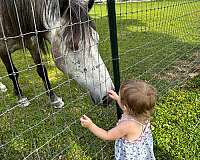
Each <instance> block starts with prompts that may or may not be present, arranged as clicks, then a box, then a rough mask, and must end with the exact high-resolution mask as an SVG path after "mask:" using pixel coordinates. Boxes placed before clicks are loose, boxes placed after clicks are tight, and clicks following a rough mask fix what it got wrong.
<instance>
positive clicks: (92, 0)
mask: <svg viewBox="0 0 200 160" xmlns="http://www.w3.org/2000/svg"><path fill="white" fill-rule="evenodd" d="M87 5H88V6H87V7H88V12H89V11H90V10H91V9H92V7H93V5H94V0H89V1H88V4H87Z"/></svg>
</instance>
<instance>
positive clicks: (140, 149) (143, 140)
mask: <svg viewBox="0 0 200 160" xmlns="http://www.w3.org/2000/svg"><path fill="white" fill-rule="evenodd" d="M108 94H109V96H110V97H111V98H112V99H113V100H116V101H117V103H118V104H119V106H120V108H121V109H122V110H123V114H122V118H121V119H120V120H119V121H118V123H117V125H116V126H115V127H114V128H112V129H111V130H109V131H106V130H104V129H102V128H99V127H98V126H96V125H95V124H94V123H93V122H92V120H91V119H90V118H89V117H87V116H86V115H84V116H82V117H81V118H80V121H81V125H82V126H83V127H86V128H88V129H89V130H90V131H91V132H92V133H93V134H95V135H96V136H97V137H99V138H101V139H103V140H115V159H116V160H154V159H155V157H154V153H153V138H152V134H151V130H150V116H151V114H152V112H153V108H154V105H155V103H156V90H155V89H154V88H153V87H152V86H151V85H149V84H147V83H146V82H144V81H141V80H127V81H125V82H123V83H122V85H121V86H120V91H119V96H118V95H117V94H116V93H115V92H114V91H112V90H111V91H109V92H108Z"/></svg>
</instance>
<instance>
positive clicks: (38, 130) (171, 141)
mask: <svg viewBox="0 0 200 160" xmlns="http://www.w3.org/2000/svg"><path fill="white" fill-rule="evenodd" d="M199 7H200V2H198V1H186V0H185V1H184V0H178V1H156V2H149V3H142V2H140V3H128V4H126V3H125V4H117V5H116V11H117V25H118V40H119V41H118V43H119V56H120V72H121V79H122V80H124V79H128V78H140V79H145V80H148V81H149V82H150V83H152V84H153V85H155V86H156V88H158V91H159V95H160V99H159V102H158V104H157V106H156V111H155V115H154V118H153V122H152V125H153V136H154V145H155V154H156V158H157V159H167V160H168V159H199V158H200V157H199V155H198V153H199V147H198V144H199V139H200V136H199V110H198V106H199V105H200V102H199V83H200V78H199V77H196V78H195V79H193V80H190V81H188V80H187V78H188V72H191V71H192V70H194V69H195V66H196V63H195V61H196V62H198V61H199V59H198V58H199V52H198V50H199V36H198V35H199V26H200V23H199V12H197V11H198V10H199ZM120 13H121V14H120ZM126 13H128V14H126ZM90 14H91V16H92V17H93V18H94V20H95V22H96V25H97V31H98V33H99V35H100V43H99V51H100V53H101V56H102V58H103V59H104V62H105V63H106V65H107V67H108V70H109V72H110V73H111V75H112V72H113V71H112V62H111V54H110V42H109V32H108V31H109V28H108V19H107V13H106V5H104V4H103V5H95V7H94V8H93V10H92V11H91V12H90ZM17 52H22V51H17ZM25 58H26V59H25ZM49 59H51V58H50V57H49V55H47V56H44V60H45V61H47V65H46V66H47V68H48V73H49V77H50V80H51V83H52V86H53V87H55V89H54V90H55V92H56V93H57V94H58V95H59V96H61V97H62V98H63V99H64V101H65V107H64V109H61V110H56V109H53V108H52V107H51V106H50V105H49V103H48V98H47V96H46V94H45V93H44V91H45V90H44V87H43V84H42V81H41V79H40V78H39V77H38V75H37V74H36V71H35V67H33V68H32V69H29V70H26V69H27V67H28V66H29V67H31V66H33V65H34V63H33V61H32V59H31V56H30V54H29V53H28V52H27V53H24V54H18V53H16V54H13V61H14V62H15V64H16V66H17V68H18V70H19V71H23V70H24V69H25V70H24V71H23V72H21V74H20V79H19V80H20V84H21V87H22V90H23V91H24V94H25V95H26V96H27V97H28V98H29V99H32V100H31V105H30V106H29V107H27V108H19V107H16V108H14V109H12V108H13V106H15V105H16V98H15V97H14V96H13V93H12V83H11V81H10V80H9V78H8V77H7V76H6V75H7V72H6V70H5V68H4V66H3V64H2V63H0V67H1V72H0V76H1V77H4V78H2V80H1V81H2V82H3V83H4V84H5V85H6V86H7V87H8V92H7V93H1V94H0V99H1V101H0V113H5V114H3V115H1V116H0V124H1V125H0V145H3V144H6V145H5V146H4V147H2V148H0V157H1V159H6V160H14V159H23V158H25V157H27V158H28V159H53V158H55V159H59V158H60V159H67V160H68V159H81V160H89V159H108V160H109V159H112V158H113V142H103V141H101V140H99V139H98V138H96V137H95V136H93V135H92V134H91V133H89V132H88V131H87V130H85V129H84V128H82V127H81V126H80V124H79V117H80V116H81V115H82V114H84V113H87V115H89V116H90V117H91V118H92V119H93V121H94V122H96V123H97V124H98V125H99V126H101V127H104V128H105V129H109V128H111V127H112V126H114V125H115V123H116V113H115V111H116V109H115V105H114V104H113V105H111V106H109V107H104V108H103V107H99V106H94V105H93V104H92V103H91V102H90V100H89V99H88V96H87V93H86V91H84V90H82V89H80V87H79V86H78V85H77V84H76V82H74V81H70V79H69V78H68V77H64V76H63V74H62V73H61V72H59V71H58V70H57V69H56V68H55V66H54V65H53V63H52V61H49ZM22 60H23V63H22ZM26 62H28V64H27V63H26ZM182 83H184V84H185V83H186V84H187V85H184V86H182ZM58 84H62V85H61V86H58ZM180 86H182V87H180ZM166 93H167V94H166ZM38 95H40V96H38ZM37 96H38V97H37ZM8 109H12V110H11V111H9V112H5V111H7V110H8Z"/></svg>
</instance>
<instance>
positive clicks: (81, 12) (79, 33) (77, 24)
mask: <svg viewBox="0 0 200 160" xmlns="http://www.w3.org/2000/svg"><path fill="white" fill-rule="evenodd" d="M67 4H68V6H67V7H66V9H65V11H64V13H63V15H62V20H63V30H64V32H63V37H64V39H66V43H67V44H66V46H67V47H68V48H69V49H71V50H74V51H76V50H78V49H79V43H80V41H81V42H86V41H87V40H88V39H87V38H89V37H90V36H91V29H94V30H96V28H95V24H94V23H93V22H92V20H91V18H90V16H89V15H88V8H87V5H86V3H83V2H82V1H80V0H73V1H72V0H71V1H70V0H68V3H67ZM88 36H89V37H88Z"/></svg>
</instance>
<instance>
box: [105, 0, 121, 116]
mask: <svg viewBox="0 0 200 160" xmlns="http://www.w3.org/2000/svg"><path fill="white" fill-rule="evenodd" d="M107 9H108V19H109V28H110V42H111V52H112V63H113V73H114V85H115V91H116V92H119V88H120V71H119V55H118V43H117V24H116V11H115V0H107ZM121 114H122V110H121V109H120V107H119V106H118V104H117V118H118V119H120V118H121Z"/></svg>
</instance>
